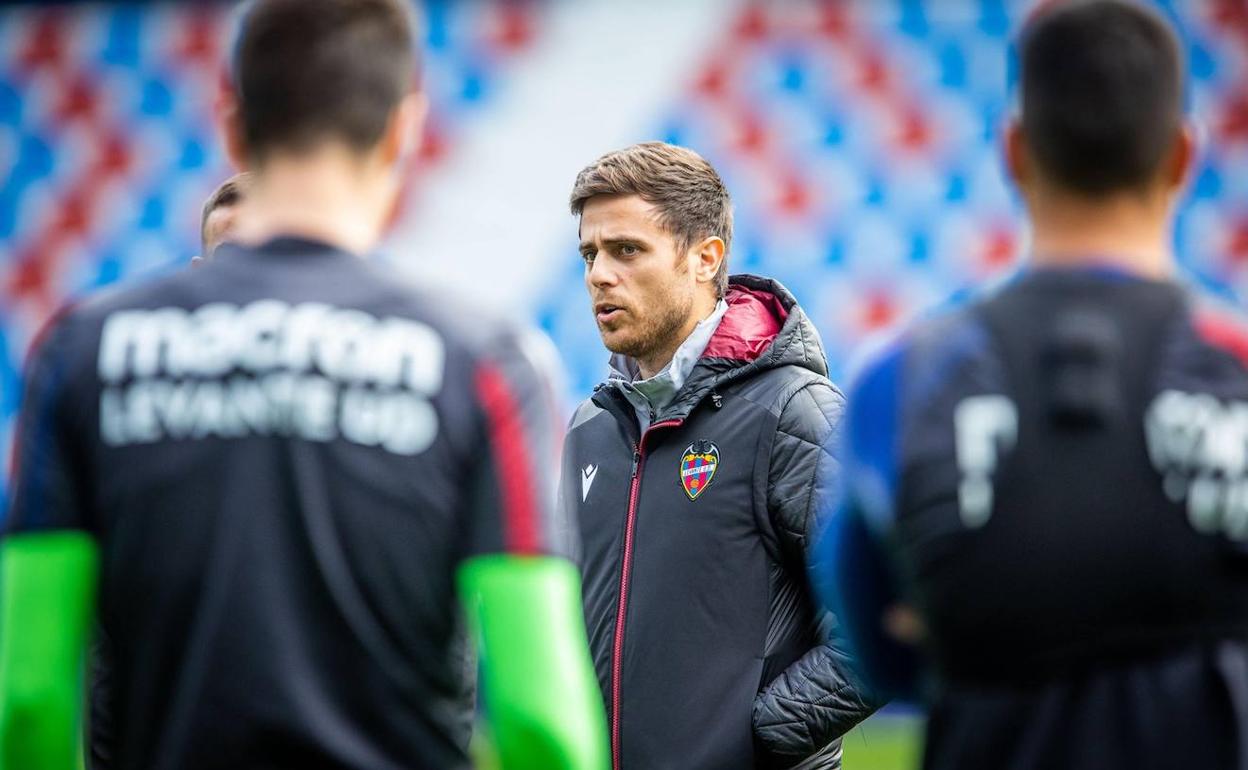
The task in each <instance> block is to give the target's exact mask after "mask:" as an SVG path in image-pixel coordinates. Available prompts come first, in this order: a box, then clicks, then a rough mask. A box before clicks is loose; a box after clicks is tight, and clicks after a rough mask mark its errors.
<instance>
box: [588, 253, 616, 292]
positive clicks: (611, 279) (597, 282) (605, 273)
mask: <svg viewBox="0 0 1248 770" xmlns="http://www.w3.org/2000/svg"><path fill="white" fill-rule="evenodd" d="M585 280H586V282H587V283H589V285H590V286H614V285H615V284H617V283H619V282H620V275H619V273H618V272H617V271H616V269H615V266H614V265H612V264H611V260H610V259H609V258H603V257H598V258H597V259H595V260H594V261H593V262H591V263H590V265H589V271H588V272H587V273H586V275H585Z"/></svg>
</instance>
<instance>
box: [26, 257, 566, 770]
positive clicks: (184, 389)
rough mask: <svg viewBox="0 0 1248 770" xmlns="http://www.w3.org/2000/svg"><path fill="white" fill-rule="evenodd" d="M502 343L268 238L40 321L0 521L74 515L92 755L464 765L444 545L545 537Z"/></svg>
mask: <svg viewBox="0 0 1248 770" xmlns="http://www.w3.org/2000/svg"><path fill="white" fill-rule="evenodd" d="M523 346H524V340H523V339H522V338H520V337H517V336H516V334H514V333H513V332H512V331H510V330H509V329H508V328H507V327H506V326H504V325H502V324H500V323H498V322H496V321H494V320H491V319H490V318H487V317H484V316H482V315H480V314H476V313H471V312H469V311H467V310H466V309H465V308H464V307H462V306H460V305H454V304H452V303H451V302H450V301H449V300H448V299H446V298H444V297H441V296H435V295H434V294H432V293H430V292H427V291H421V290H417V289H414V288H411V287H408V286H406V285H405V284H403V283H402V282H401V281H398V280H396V278H395V277H394V276H393V275H391V274H389V273H388V272H387V271H386V270H384V269H383V268H381V267H379V266H377V265H375V264H372V263H370V262H366V261H364V260H362V259H359V258H357V257H355V256H353V255H350V254H347V253H345V252H342V251H339V250H337V249H334V248H331V247H330V246H327V245H324V244H319V243H313V242H308V241H303V240H296V239H290V238H283V239H278V240H274V241H272V242H270V243H268V244H266V245H264V246H262V247H260V248H258V249H250V248H242V247H238V246H233V245H226V246H223V247H221V248H220V249H219V250H218V251H217V253H216V257H215V259H214V261H213V262H211V263H209V264H208V265H206V266H205V267H202V268H200V269H197V270H193V271H192V270H187V271H183V272H181V273H179V274H177V275H174V276H171V277H168V278H164V279H161V280H158V281H155V282H151V283H147V284H145V285H141V286H138V287H135V288H129V289H125V290H120V291H114V292H110V293H107V294H104V295H101V296H98V297H95V298H93V299H90V300H88V301H87V302H85V303H82V304H81V305H79V306H77V307H75V308H72V309H70V310H69V311H67V312H65V313H63V314H62V315H61V316H59V317H58V318H57V319H56V320H54V322H53V323H52V324H50V325H49V328H48V330H47V332H46V334H45V335H44V336H43V338H42V340H41V342H40V343H38V344H37V347H36V349H35V352H34V354H33V357H32V359H31V362H30V366H29V370H28V381H27V390H26V396H25V401H24V404H23V408H22V417H21V426H20V428H19V436H18V443H17V462H16V474H15V485H14V498H13V501H12V509H11V511H10V513H9V516H8V518H7V521H6V523H5V528H6V531H7V532H8V533H9V534H15V533H24V532H32V531H42V530H52V529H65V528H70V529H83V530H86V531H88V532H90V533H92V534H93V535H94V536H96V537H97V538H98V540H99V542H100V545H101V560H102V566H101V585H100V603H99V607H100V624H101V626H102V629H103V631H104V632H105V634H106V636H107V638H108V640H109V642H110V649H111V652H110V656H111V660H110V661H109V663H110V667H111V669H112V670H111V672H110V676H109V688H108V691H107V693H105V694H106V695H107V698H108V700H109V703H108V704H107V711H110V712H112V713H111V716H112V719H111V721H112V723H113V725H114V729H115V731H116V732H115V735H114V736H113V741H114V746H113V747H112V752H111V753H112V754H113V757H112V763H111V764H112V765H113V766H115V767H117V768H143V769H144V770H174V769H178V770H190V769H191V768H237V767H249V768H261V767H264V768H276V767H288V768H306V767H343V768H347V767H350V768H369V769H370V770H372V769H374V768H396V769H397V768H405V769H406V768H458V767H465V766H466V765H467V758H466V745H467V738H468V733H469V730H470V726H471V716H472V714H471V689H472V688H471V683H472V678H473V673H474V664H473V662H472V660H471V656H469V655H467V654H466V649H467V648H466V645H465V644H464V640H463V632H462V623H461V622H460V614H459V611H458V606H457V602H456V592H455V580H454V576H455V571H456V567H457V565H459V564H460V563H461V562H463V561H464V560H465V559H468V558H471V557H474V556H480V555H488V554H497V553H514V554H536V553H556V554H566V553H568V548H567V545H566V543H567V540H566V538H568V537H569V535H570V529H569V528H568V527H563V526H561V525H559V524H558V522H556V520H555V518H554V514H553V506H552V505H551V504H550V503H551V501H550V495H548V492H549V493H553V484H552V483H549V479H550V478H551V476H550V473H551V469H552V468H554V467H555V463H556V462H557V448H556V445H555V441H554V436H555V431H556V430H557V429H558V427H559V426H558V423H557V421H556V417H555V416H554V414H553V411H552V409H551V404H552V398H551V396H552V394H551V392H550V391H549V389H548V387H547V386H546V382H545V380H544V379H543V378H542V377H541V375H539V373H538V372H537V371H536V369H535V368H534V366H533V365H532V363H531V362H530V361H529V359H528V358H527V357H526V356H525V355H524V353H523V350H522V348H523ZM13 632H14V631H10V633H13Z"/></svg>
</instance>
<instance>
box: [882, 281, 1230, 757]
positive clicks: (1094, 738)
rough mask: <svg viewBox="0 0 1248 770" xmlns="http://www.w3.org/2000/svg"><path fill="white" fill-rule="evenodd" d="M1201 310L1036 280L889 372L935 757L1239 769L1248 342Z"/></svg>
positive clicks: (902, 526)
mask: <svg viewBox="0 0 1248 770" xmlns="http://www.w3.org/2000/svg"><path fill="white" fill-rule="evenodd" d="M1198 305H1199V303H1198V302H1196V301H1195V300H1194V299H1193V298H1192V297H1190V296H1189V295H1188V294H1187V293H1186V292H1184V291H1183V290H1182V289H1180V288H1179V287H1178V286H1176V285H1173V284H1169V283H1162V282H1153V281H1147V280H1141V279H1136V278H1131V277H1127V276H1126V275H1123V274H1115V273H1109V272H1106V271H1097V270H1086V271H1085V270H1071V271H1063V270H1046V271H1036V272H1033V273H1030V274H1025V275H1024V276H1022V277H1021V278H1020V279H1018V280H1016V281H1014V282H1013V283H1011V284H1010V285H1008V286H1006V287H1004V288H1003V289H1001V290H1000V291H998V292H996V293H995V294H993V295H991V296H989V297H987V298H985V299H983V300H980V301H977V302H973V303H971V304H970V305H969V306H967V307H964V308H962V309H960V310H958V311H956V312H954V313H951V314H949V315H947V316H945V317H943V318H941V319H938V320H936V321H935V322H933V323H929V324H926V325H922V326H920V327H918V328H916V329H915V330H914V331H913V332H912V333H911V334H910V335H909V336H908V337H907V338H905V341H904V342H903V343H902V344H901V345H899V346H898V348H897V350H896V352H894V353H893V354H891V356H890V357H887V358H886V359H885V363H884V364H883V365H882V367H883V368H888V367H892V368H893V369H895V373H896V378H895V380H893V381H894V382H896V384H897V401H896V405H897V415H898V420H899V422H898V434H897V445H896V446H897V451H898V455H897V457H896V462H897V467H896V469H895V470H896V479H897V486H896V489H897V490H898V491H897V497H896V500H895V509H894V510H895V519H894V520H893V521H892V522H891V525H890V526H889V530H890V531H891V533H892V534H891V538H892V539H891V542H893V543H894V544H895V546H896V553H897V555H898V556H899V557H900V558H899V564H901V565H903V570H904V572H905V577H906V578H907V583H909V584H910V586H911V587H912V589H913V590H912V598H913V600H914V601H915V602H916V604H917V606H918V609H919V613H920V616H921V617H922V619H923V621H924V623H925V625H926V631H927V635H928V647H929V651H930V652H931V654H932V656H933V658H934V663H935V670H936V672H937V674H938V677H939V683H938V685H937V692H938V695H937V697H936V700H935V704H934V708H933V712H932V717H931V722H930V725H929V735H928V744H927V748H926V751H927V762H926V765H927V767H929V768H940V769H941V770H944V769H945V768H950V769H952V768H976V767H1002V768H1004V767H1009V768H1018V769H1025V768H1059V767H1060V768H1064V769H1066V770H1072V769H1077V768H1107V767H1131V768H1145V767H1157V768H1160V767H1170V766H1174V765H1176V764H1178V763H1184V764H1185V765H1186V766H1190V767H1219V768H1223V767H1248V741H1246V738H1248V646H1246V645H1245V640H1246V639H1248V548H1246V544H1248V462H1246V460H1248V454H1246V453H1248V368H1246V367H1245V362H1244V359H1243V358H1242V355H1243V354H1244V353H1245V351H1248V345H1246V344H1245V343H1246V342H1248V335H1245V334H1244V333H1243V332H1242V331H1240V330H1239V329H1238V327H1237V326H1235V323H1234V322H1233V321H1230V320H1228V319H1212V320H1211V318H1210V317H1208V316H1207V315H1205V314H1204V313H1203V312H1202V311H1201V310H1200V309H1199V308H1198ZM880 370H881V369H879V368H877V372H878V371H880Z"/></svg>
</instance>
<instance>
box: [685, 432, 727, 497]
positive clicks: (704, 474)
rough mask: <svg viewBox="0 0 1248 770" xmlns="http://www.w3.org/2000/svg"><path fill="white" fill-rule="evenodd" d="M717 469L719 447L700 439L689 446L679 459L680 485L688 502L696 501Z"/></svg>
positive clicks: (708, 484)
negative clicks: (687, 497)
mask: <svg viewBox="0 0 1248 770" xmlns="http://www.w3.org/2000/svg"><path fill="white" fill-rule="evenodd" d="M718 469H719V447H717V446H715V443H714V442H712V441H707V440H706V439H701V440H699V441H695V442H694V443H692V444H690V445H689V448H688V449H686V450H685V452H684V455H682V457H681V459H680V485H681V486H682V487H684V490H685V494H687V495H689V499H690V500H697V499H698V495H700V494H702V492H703V490H705V489H706V488H707V487H708V486H710V483H711V479H713V478H715V471H716V470H718Z"/></svg>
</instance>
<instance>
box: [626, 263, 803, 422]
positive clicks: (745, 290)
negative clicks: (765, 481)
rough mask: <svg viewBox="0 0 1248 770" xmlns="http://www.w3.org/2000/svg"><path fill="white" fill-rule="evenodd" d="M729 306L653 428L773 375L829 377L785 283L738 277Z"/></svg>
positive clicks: (730, 287) (734, 278)
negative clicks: (787, 371) (788, 369)
mask: <svg viewBox="0 0 1248 770" xmlns="http://www.w3.org/2000/svg"><path fill="white" fill-rule="evenodd" d="M724 300H725V303H726V304H727V311H726V312H725V313H724V316H723V318H722V320H720V322H719V325H718V326H717V327H716V328H715V331H714V334H712V335H711V339H710V341H709V342H707V343H706V345H705V347H704V348H703V349H702V352H701V355H700V356H699V357H698V358H697V361H696V362H695V363H694V366H693V368H692V369H691V370H690V372H689V375H688V376H687V377H686V378H685V381H684V383H683V384H682V385H681V386H680V387H679V389H678V391H677V392H676V394H675V395H674V396H673V398H672V400H671V401H670V403H668V404H667V405H666V407H664V408H663V409H661V410H658V411H657V413H656V414H655V415H654V419H653V422H658V421H661V420H662V421H666V420H672V419H684V418H685V417H687V416H688V415H689V413H690V412H692V411H693V409H694V407H696V406H697V405H698V404H699V403H700V402H701V401H702V400H703V399H705V398H706V397H708V396H710V395H712V394H713V393H714V391H715V390H716V389H717V388H720V387H722V386H724V385H727V384H728V383H730V382H733V381H736V380H740V379H745V378H748V377H750V376H753V375H754V374H757V373H759V372H763V371H766V370H768V369H775V368H779V367H781V366H790V365H791V366H800V367H802V368H805V369H809V370H811V371H813V372H815V373H816V374H821V375H823V376H827V373H828V362H827V357H826V355H825V354H824V350H823V343H822V341H821V340H820V339H819V333H818V332H817V331H816V330H815V327H814V324H812V323H811V321H810V319H809V318H808V317H807V316H806V314H805V312H803V311H802V308H801V307H800V306H799V305H798V304H797V299H796V298H794V296H793V295H792V294H791V293H789V290H788V289H786V288H785V287H784V286H782V285H781V284H780V282H779V281H774V280H771V279H769V278H761V277H758V276H753V275H745V274H742V275H734V276H732V277H731V278H729V280H728V291H727V293H726V294H725V296H724ZM604 385H605V383H604ZM611 390H614V388H612V389H611ZM717 403H718V400H717Z"/></svg>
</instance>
